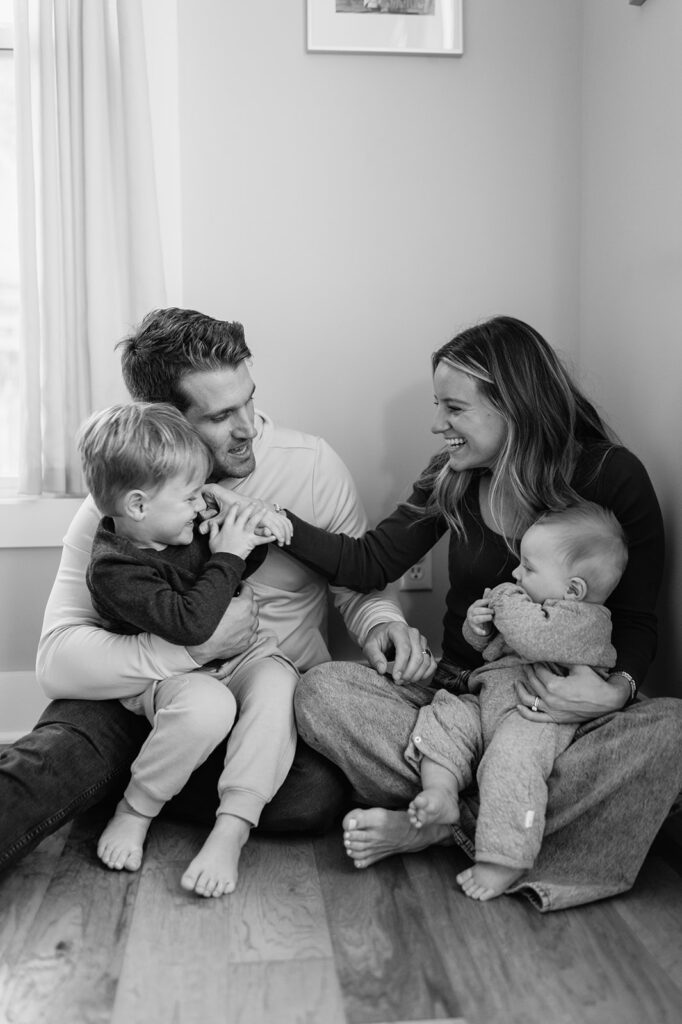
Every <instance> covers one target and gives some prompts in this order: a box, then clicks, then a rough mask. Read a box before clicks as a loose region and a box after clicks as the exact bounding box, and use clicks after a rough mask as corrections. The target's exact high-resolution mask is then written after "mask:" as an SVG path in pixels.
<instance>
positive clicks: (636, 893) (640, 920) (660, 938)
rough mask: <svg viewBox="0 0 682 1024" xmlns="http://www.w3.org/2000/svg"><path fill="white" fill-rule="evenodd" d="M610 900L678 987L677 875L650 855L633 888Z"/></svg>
mask: <svg viewBox="0 0 682 1024" xmlns="http://www.w3.org/2000/svg"><path fill="white" fill-rule="evenodd" d="M613 902H614V907H615V909H616V910H617V912H618V914H619V915H620V917H621V918H622V919H623V921H624V923H625V924H626V925H627V926H628V927H629V929H630V931H632V932H633V933H634V934H635V935H636V936H637V938H638V939H639V941H640V942H641V944H642V945H643V946H644V947H645V948H646V950H647V952H648V953H649V955H650V956H651V957H653V959H654V961H655V963H656V964H657V965H658V967H660V969H661V970H663V971H665V972H666V973H667V975H668V977H669V978H670V980H671V981H672V982H673V984H674V985H676V986H677V987H678V988H680V989H682V883H681V881H680V876H679V874H678V873H677V872H676V871H674V870H673V869H672V868H671V867H670V865H669V864H666V862H665V861H664V860H662V859H661V858H660V857H657V856H652V855H650V856H649V857H648V858H647V860H646V861H645V863H644V866H643V868H642V870H641V871H640V873H639V877H638V878H637V884H636V885H635V886H634V888H633V889H632V890H631V891H630V892H629V893H625V895H623V896H619V897H618V898H617V899H616V900H614V901H613ZM681 1018H682V1014H681Z"/></svg>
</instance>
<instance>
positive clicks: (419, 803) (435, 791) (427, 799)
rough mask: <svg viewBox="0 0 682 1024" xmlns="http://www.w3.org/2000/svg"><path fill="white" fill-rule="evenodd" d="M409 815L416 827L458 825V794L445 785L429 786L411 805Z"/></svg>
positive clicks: (408, 810)
mask: <svg viewBox="0 0 682 1024" xmlns="http://www.w3.org/2000/svg"><path fill="white" fill-rule="evenodd" d="M407 816H408V818H409V819H410V822H411V824H412V825H414V827H415V828H422V827H423V826H424V825H456V824H457V822H458V821H459V799H458V794H457V793H452V792H451V791H450V790H449V789H445V788H444V787H442V788H441V787H436V786H427V787H426V788H425V789H423V790H422V792H421V793H418V794H417V796H416V797H415V798H414V800H413V801H412V803H411V804H410V805H409V807H408V808H407Z"/></svg>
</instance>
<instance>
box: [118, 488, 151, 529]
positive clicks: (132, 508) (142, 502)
mask: <svg viewBox="0 0 682 1024" xmlns="http://www.w3.org/2000/svg"><path fill="white" fill-rule="evenodd" d="M146 506H147V494H146V493H145V491H139V490H135V491H128V492H127V494H126V495H125V496H124V498H123V501H122V502H121V508H122V510H123V515H124V516H128V518H129V519H133V520H134V521H135V522H136V523H140V522H142V520H143V519H144V517H145V514H146Z"/></svg>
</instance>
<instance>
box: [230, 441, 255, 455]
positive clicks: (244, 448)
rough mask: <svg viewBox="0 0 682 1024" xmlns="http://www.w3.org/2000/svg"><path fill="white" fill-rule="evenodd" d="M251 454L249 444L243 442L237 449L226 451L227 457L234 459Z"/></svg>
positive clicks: (248, 442)
mask: <svg viewBox="0 0 682 1024" xmlns="http://www.w3.org/2000/svg"><path fill="white" fill-rule="evenodd" d="M250 452H251V442H250V441H245V442H244V444H240V445H239V447H238V448H230V449H228V455H232V456H234V457H235V458H238V459H239V458H241V456H242V455H248V454H250Z"/></svg>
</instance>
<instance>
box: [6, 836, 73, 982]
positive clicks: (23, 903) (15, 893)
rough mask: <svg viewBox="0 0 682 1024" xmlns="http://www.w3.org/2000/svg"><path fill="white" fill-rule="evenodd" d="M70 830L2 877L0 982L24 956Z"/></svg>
mask: <svg viewBox="0 0 682 1024" xmlns="http://www.w3.org/2000/svg"><path fill="white" fill-rule="evenodd" d="M70 828H71V825H70V824H68V825H64V827H63V828H61V829H59V831H58V832H55V833H54V834H53V835H51V836H48V837H47V838H46V839H44V840H43V842H42V843H40V845H39V846H37V847H36V848H35V849H34V850H32V851H31V852H30V853H29V854H27V855H26V856H25V857H24V858H23V860H20V861H19V862H18V863H17V864H16V865H14V866H13V867H11V868H7V869H6V870H5V871H4V872H3V873H2V875H0V979H1V978H3V977H6V976H7V970H8V968H9V965H11V964H12V963H13V962H14V961H15V960H16V958H17V956H18V955H19V953H20V952H21V949H22V947H23V944H24V942H25V939H26V935H27V934H28V932H29V930H30V927H31V924H32V923H33V920H34V918H35V916H36V913H37V912H38V908H39V907H40V904H41V902H42V899H43V896H44V895H45V891H46V889H47V887H48V885H49V884H50V880H51V879H52V876H53V874H54V872H55V869H56V867H57V862H58V860H59V858H60V856H61V853H62V850H63V848H64V843H65V842H66V838H67V836H68V834H69V830H70ZM0 987H1V985H0Z"/></svg>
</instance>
